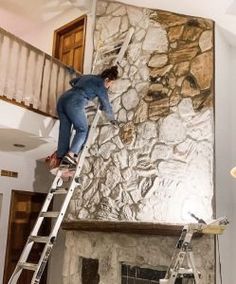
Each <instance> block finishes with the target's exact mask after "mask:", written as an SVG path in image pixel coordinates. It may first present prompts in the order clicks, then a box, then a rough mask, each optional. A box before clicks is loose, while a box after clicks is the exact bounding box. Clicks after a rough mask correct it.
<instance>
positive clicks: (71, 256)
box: [63, 232, 214, 284]
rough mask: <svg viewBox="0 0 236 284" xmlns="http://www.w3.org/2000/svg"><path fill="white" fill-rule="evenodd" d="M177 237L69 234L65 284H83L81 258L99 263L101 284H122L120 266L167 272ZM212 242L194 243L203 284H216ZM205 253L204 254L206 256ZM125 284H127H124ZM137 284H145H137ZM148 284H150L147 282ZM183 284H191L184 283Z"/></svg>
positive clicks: (196, 260) (201, 239)
mask: <svg viewBox="0 0 236 284" xmlns="http://www.w3.org/2000/svg"><path fill="white" fill-rule="evenodd" d="M176 241H177V238H176V237H164V236H141V235H125V234H107V233H91V232H90V233H86V232H68V233H67V236H66V245H65V260H64V269H63V284H82V283H83V282H82V280H81V274H82V273H81V271H82V258H91V259H97V260H98V275H99V282H97V281H94V282H93V283H99V284H121V283H124V282H121V264H122V263H125V264H129V265H131V266H139V267H146V268H152V269H156V270H162V271H163V270H166V269H167V267H168V266H169V264H170V261H171V256H172V254H173V252H174V248H175V244H176ZM212 241H213V240H212V238H209V237H202V238H199V239H195V240H193V252H194V259H195V264H196V268H197V269H198V271H199V272H200V273H201V277H202V278H201V283H203V284H213V283H214V262H213V259H214V250H213V249H212ZM203 252H204V253H203ZM125 283H126V282H125ZM127 283H134V282H127ZM135 283H146V282H144V281H142V280H137V282H135ZM148 283H151V281H150V282H148ZM182 283H183V284H192V283H193V281H192V280H190V281H188V280H187V279H185V280H184V281H183V282H182ZM89 284H91V283H89Z"/></svg>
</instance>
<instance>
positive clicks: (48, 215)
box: [40, 211, 60, 218]
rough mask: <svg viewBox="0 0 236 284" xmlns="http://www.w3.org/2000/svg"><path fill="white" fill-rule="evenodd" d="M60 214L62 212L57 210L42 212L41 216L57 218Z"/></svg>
mask: <svg viewBox="0 0 236 284" xmlns="http://www.w3.org/2000/svg"><path fill="white" fill-rule="evenodd" d="M59 214H60V212H57V211H55V212H54V211H49V212H41V214H40V217H46V218H57V217H58V216H59Z"/></svg>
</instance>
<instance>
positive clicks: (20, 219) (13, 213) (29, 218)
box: [3, 190, 50, 284]
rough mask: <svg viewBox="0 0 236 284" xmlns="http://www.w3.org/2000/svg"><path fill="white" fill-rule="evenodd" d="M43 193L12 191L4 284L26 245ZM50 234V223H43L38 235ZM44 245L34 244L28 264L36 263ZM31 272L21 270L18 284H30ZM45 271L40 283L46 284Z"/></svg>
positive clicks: (42, 200) (42, 199)
mask: <svg viewBox="0 0 236 284" xmlns="http://www.w3.org/2000/svg"><path fill="white" fill-rule="evenodd" d="M45 197H46V194H45V193H36V192H28V191H18V190H13V191H12V196H11V206H10V216H9V226H8V239H7V248H6V258H5V269H4V281H3V283H4V284H7V283H8V280H9V278H10V276H11V274H12V272H13V270H14V269H15V266H16V264H17V261H18V260H19V257H20V254H21V252H22V249H23V248H24V246H25V244H26V240H27V238H28V236H29V234H30V232H31V230H32V228H33V226H34V224H35V221H36V219H37V217H38V214H39V212H40V210H41V207H42V205H43V202H44V200H45ZM49 233H50V223H49V221H47V222H45V223H44V224H43V226H42V227H41V229H40V232H39V234H40V235H44V236H46V235H48V234H49ZM43 245H44V244H34V246H33V249H32V252H31V253H30V255H29V259H28V260H27V261H28V262H33V263H37V261H38V260H39V257H40V254H41V252H42V246H43ZM32 275H33V272H32V271H28V270H23V272H22V273H21V276H20V278H19V281H18V282H17V283H18V284H30V283H31V279H32ZM46 276H47V271H46V270H45V271H44V274H43V277H42V280H41V282H40V284H41V283H43V284H46Z"/></svg>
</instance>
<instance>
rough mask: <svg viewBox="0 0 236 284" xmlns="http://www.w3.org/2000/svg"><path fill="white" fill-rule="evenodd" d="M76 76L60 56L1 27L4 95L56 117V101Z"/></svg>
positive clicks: (0, 73)
mask: <svg viewBox="0 0 236 284" xmlns="http://www.w3.org/2000/svg"><path fill="white" fill-rule="evenodd" d="M75 75H76V74H75V73H74V74H73V73H72V72H71V70H70V68H68V66H66V65H64V64H63V63H62V62H60V61H59V60H58V59H56V58H53V57H51V56H50V55H48V54H46V53H44V52H43V51H41V50H40V49H38V48H36V47H34V46H32V45H31V44H29V43H27V42H25V41H24V40H22V39H20V38H18V37H16V36H15V35H13V34H11V33H9V32H7V31H5V30H4V29H2V28H0V98H2V99H5V100H8V101H10V102H13V103H17V104H18V105H22V106H23V107H27V108H28V109H31V110H33V111H36V112H40V113H43V114H45V115H49V116H52V117H56V101H57V99H58V97H59V96H60V95H61V94H62V93H63V92H64V91H65V90H66V89H68V88H69V81H70V80H71V78H72V77H73V76H75Z"/></svg>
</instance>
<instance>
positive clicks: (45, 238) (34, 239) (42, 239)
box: [29, 236, 49, 244]
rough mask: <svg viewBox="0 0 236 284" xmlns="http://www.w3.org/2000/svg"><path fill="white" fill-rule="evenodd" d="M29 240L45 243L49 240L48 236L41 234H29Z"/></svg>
mask: <svg viewBox="0 0 236 284" xmlns="http://www.w3.org/2000/svg"><path fill="white" fill-rule="evenodd" d="M29 240H30V241H33V242H36V243H45V244H46V243H47V242H48V241H49V237H42V236H29Z"/></svg>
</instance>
